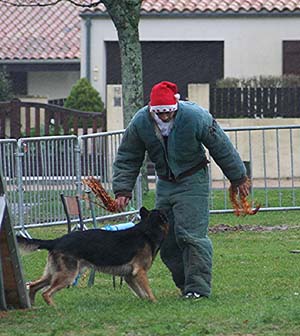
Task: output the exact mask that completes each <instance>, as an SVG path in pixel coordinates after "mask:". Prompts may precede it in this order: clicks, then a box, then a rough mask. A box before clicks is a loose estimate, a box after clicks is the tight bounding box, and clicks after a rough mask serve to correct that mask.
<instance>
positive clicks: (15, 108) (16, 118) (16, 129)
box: [10, 99, 21, 139]
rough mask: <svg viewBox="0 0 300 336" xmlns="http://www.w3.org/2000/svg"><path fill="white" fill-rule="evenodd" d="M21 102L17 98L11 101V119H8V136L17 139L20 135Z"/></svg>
mask: <svg viewBox="0 0 300 336" xmlns="http://www.w3.org/2000/svg"><path fill="white" fill-rule="evenodd" d="M20 109H21V102H20V100H19V99H13V100H12V101H11V116H12V118H11V120H10V137H11V138H13V139H19V138H20V136H21V111H20Z"/></svg>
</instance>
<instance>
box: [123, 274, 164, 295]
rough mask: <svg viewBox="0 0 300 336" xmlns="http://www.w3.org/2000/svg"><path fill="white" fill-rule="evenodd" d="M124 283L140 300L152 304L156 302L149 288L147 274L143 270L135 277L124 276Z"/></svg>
mask: <svg viewBox="0 0 300 336" xmlns="http://www.w3.org/2000/svg"><path fill="white" fill-rule="evenodd" d="M125 281H126V282H127V283H128V285H129V286H130V288H131V289H132V290H133V291H134V292H135V293H136V294H137V295H138V296H139V297H140V298H142V299H149V300H150V301H152V302H156V301H157V300H156V298H155V296H154V295H153V293H152V290H151V288H150V286H149V280H148V277H147V273H146V272H145V271H144V270H140V271H139V272H138V273H137V274H136V275H135V276H126V277H125Z"/></svg>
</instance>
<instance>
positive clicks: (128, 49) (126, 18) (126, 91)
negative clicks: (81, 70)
mask: <svg viewBox="0 0 300 336" xmlns="http://www.w3.org/2000/svg"><path fill="white" fill-rule="evenodd" d="M102 2H103V3H104V5H105V7H106V9H107V11H108V13H109V15H110V17H111V19H112V21H113V22H114V25H115V27H116V29H117V32H118V38H119V46H120V53H121V71H122V73H121V78H122V98H123V116H124V127H127V125H128V124H129V122H130V120H131V118H132V117H133V115H134V114H135V113H136V111H137V110H138V109H140V108H141V107H142V106H143V104H144V98H143V68H142V50H141V44H140V41H139V29H138V25H139V20H140V9H141V3H142V0H125V1H124V0H123V1H119V0H103V1H102Z"/></svg>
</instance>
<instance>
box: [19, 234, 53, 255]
mask: <svg viewBox="0 0 300 336" xmlns="http://www.w3.org/2000/svg"><path fill="white" fill-rule="evenodd" d="M54 241H55V240H43V239H32V238H25V237H22V236H17V242H18V245H19V247H20V248H21V249H22V250H23V251H25V252H32V251H36V250H48V251H51V250H52V249H53V246H54Z"/></svg>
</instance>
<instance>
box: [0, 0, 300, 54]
mask: <svg viewBox="0 0 300 336" xmlns="http://www.w3.org/2000/svg"><path fill="white" fill-rule="evenodd" d="M80 1H85V0H77V2H80ZM15 2H16V1H15ZM86 3H88V1H86ZM82 11H84V13H87V14H88V13H90V12H91V11H93V12H98V13H99V12H100V13H103V12H105V7H104V6H103V5H100V6H99V7H98V8H97V9H95V10H89V9H87V10H84V9H83V8H82V7H78V6H74V5H73V4H71V3H70V2H66V1H62V2H60V3H58V4H57V5H55V6H46V7H41V6H39V7H15V6H10V5H5V4H3V3H1V5H0V60H66V59H70V60H74V59H75V60H76V59H77V60H79V58H80V16H79V14H80V13H81V12H82ZM283 11H285V12H296V11H300V1H298V0H277V1H275V0H144V1H143V3H142V13H143V14H144V13H146V14H149V13H153V14H160V13H166V14H169V15H172V14H173V13H220V12H221V13H227V12H230V13H232V12H234V13H238V12H246V13H250V12H258V13H259V12H271V13H274V12H283Z"/></svg>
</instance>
